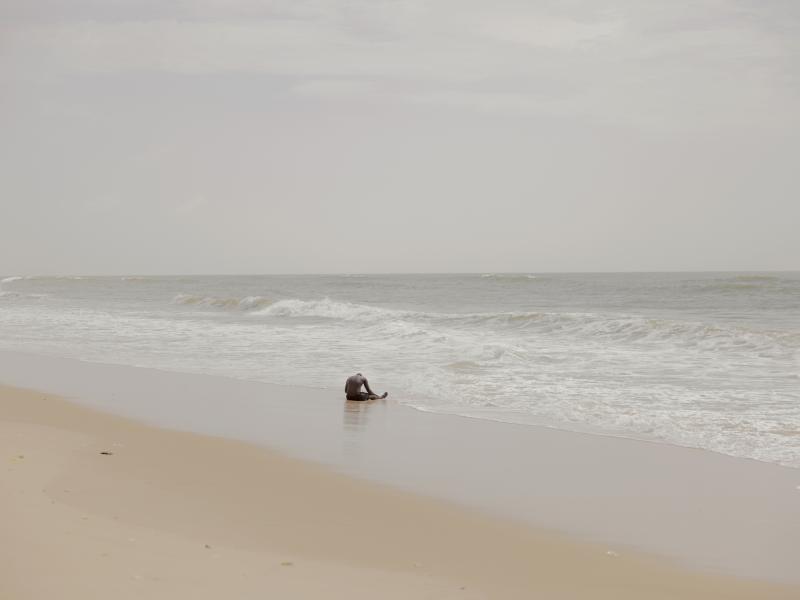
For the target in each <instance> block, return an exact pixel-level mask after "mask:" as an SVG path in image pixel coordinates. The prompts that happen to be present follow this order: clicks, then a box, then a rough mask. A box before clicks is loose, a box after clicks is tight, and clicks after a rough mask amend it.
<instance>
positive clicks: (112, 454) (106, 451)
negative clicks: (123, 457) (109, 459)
mask: <svg viewBox="0 0 800 600" xmlns="http://www.w3.org/2000/svg"><path fill="white" fill-rule="evenodd" d="M100 454H105V455H106V456H114V453H113V452H109V451H108V450H103V451H102V452H101V453H100Z"/></svg>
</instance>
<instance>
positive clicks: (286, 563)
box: [281, 560, 294, 567]
mask: <svg viewBox="0 0 800 600" xmlns="http://www.w3.org/2000/svg"><path fill="white" fill-rule="evenodd" d="M281 566H282V567H293V566H294V563H293V562H292V561H290V560H285V561H283V562H282V563H281Z"/></svg>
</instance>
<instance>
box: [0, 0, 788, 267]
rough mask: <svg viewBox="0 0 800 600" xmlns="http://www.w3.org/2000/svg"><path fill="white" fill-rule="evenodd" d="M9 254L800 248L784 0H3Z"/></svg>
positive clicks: (190, 262)
mask: <svg viewBox="0 0 800 600" xmlns="http://www.w3.org/2000/svg"><path fill="white" fill-rule="evenodd" d="M0 227H2V229H0V274H3V275H15V274H35V273H39V274H44V273H47V274H68V273H73V274H77V273H98V274H102V273H107V274H115V273H117V274H121V273H285V272H300V273H316V272H395V271H404V272H421V271H438V272H441V271H596V270H612V271H618V270H736V269H742V270H751V269H752V270H758V269H800V2H798V1H797V0H691V1H690V0H659V1H656V0H562V1H557V0H541V1H538V0H528V1H511V0H483V1H476V0H427V1H423V0H363V1H361V0H338V1H328V2H326V1H323V0H310V1H304V0H279V1H266V0H262V1H257V0H198V1H192V0H183V1H173V0H147V1H140V2H134V1H126V0H114V1H111V0H94V1H86V0H73V1H59V0H35V1H34V0H0Z"/></svg>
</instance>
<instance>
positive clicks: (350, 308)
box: [256, 298, 424, 322]
mask: <svg viewBox="0 0 800 600" xmlns="http://www.w3.org/2000/svg"><path fill="white" fill-rule="evenodd" d="M256 314H259V315H266V316H272V317H321V318H327V319H340V320H344V321H368V322H377V321H383V320H386V319H387V318H389V319H396V318H400V317H413V316H415V315H423V314H424V313H414V312H412V311H401V310H393V309H389V308H377V307H373V306H366V305H363V304H352V303H350V302H336V301H334V300H331V299H330V298H323V299H322V300H297V299H287V300H279V301H278V302H275V303H274V304H271V305H270V306H268V307H267V308H265V309H263V310H260V311H258V312H257V313H256Z"/></svg>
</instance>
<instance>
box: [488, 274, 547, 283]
mask: <svg viewBox="0 0 800 600" xmlns="http://www.w3.org/2000/svg"><path fill="white" fill-rule="evenodd" d="M481 277H482V278H483V279H494V280H497V281H510V282H514V281H516V282H520V283H522V282H526V281H531V280H533V279H538V278H537V277H536V275H528V274H526V273H483V274H482V275H481Z"/></svg>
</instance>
